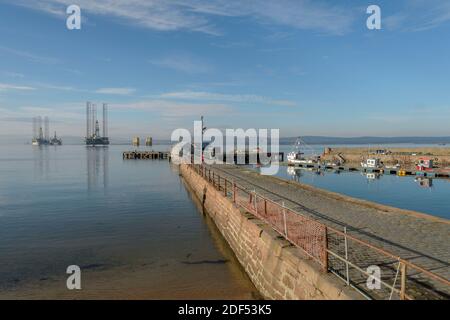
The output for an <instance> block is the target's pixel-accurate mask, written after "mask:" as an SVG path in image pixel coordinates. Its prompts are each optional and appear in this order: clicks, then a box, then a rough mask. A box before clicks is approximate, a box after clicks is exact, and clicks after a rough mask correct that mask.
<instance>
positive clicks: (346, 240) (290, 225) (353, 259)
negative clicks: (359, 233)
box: [188, 164, 450, 300]
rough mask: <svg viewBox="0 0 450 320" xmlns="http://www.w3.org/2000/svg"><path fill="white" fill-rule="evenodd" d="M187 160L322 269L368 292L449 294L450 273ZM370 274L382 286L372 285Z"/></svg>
mask: <svg viewBox="0 0 450 320" xmlns="http://www.w3.org/2000/svg"><path fill="white" fill-rule="evenodd" d="M188 166H189V167H190V168H191V169H192V170H194V171H195V172H196V173H197V174H199V175H200V176H201V177H203V178H204V179H205V180H206V181H207V182H208V183H210V184H211V185H212V186H213V187H214V188H215V189H216V190H218V191H221V192H223V195H224V196H225V197H228V198H230V199H231V200H232V201H233V202H234V203H235V204H236V205H237V206H239V207H241V208H243V209H245V210H246V211H248V212H249V213H251V214H253V215H254V216H256V217H258V218H259V219H261V220H263V221H264V222H266V223H267V224H269V225H270V226H271V227H272V228H273V229H274V230H275V231H276V232H278V233H279V234H280V235H281V236H282V237H283V238H285V239H286V240H288V241H289V242H290V243H292V244H293V245H295V246H296V247H298V248H300V249H301V250H302V252H304V253H305V254H306V255H307V256H308V257H310V258H311V259H312V260H313V261H315V262H316V263H318V264H319V265H320V266H321V267H322V268H323V270H325V271H330V272H332V273H334V274H335V275H337V276H338V277H339V278H340V279H342V280H343V281H344V282H346V284H347V285H349V286H352V287H353V288H355V289H356V290H358V291H359V292H360V293H361V294H363V295H364V296H366V297H367V298H374V299H393V298H398V299H401V300H406V299H408V300H411V299H417V298H419V299H429V298H438V299H439V298H442V297H443V296H444V297H445V296H447V297H448V296H449V291H450V290H449V289H450V281H449V280H448V279H446V278H443V277H442V276H440V275H438V274H435V273H433V272H431V271H429V270H426V269H424V268H422V267H420V266H418V265H415V264H413V263H411V262H410V261H407V260H406V259H404V258H402V257H400V256H398V255H396V254H393V253H391V252H389V251H387V250H385V249H382V248H379V247H378V246H375V245H373V244H371V243H369V242H367V241H364V240H361V239H359V238H357V237H355V236H353V235H350V234H348V232H347V228H344V230H342V231H341V230H337V229H336V228H333V227H330V226H327V225H325V224H323V223H321V222H319V221H317V220H315V219H313V218H312V217H309V216H305V215H303V214H302V213H300V212H297V211H294V210H292V209H290V208H287V207H286V206H285V205H284V202H281V203H279V202H276V201H274V200H271V199H269V198H267V197H265V196H263V195H261V194H258V193H257V192H256V191H255V190H249V189H247V188H244V187H242V186H240V185H238V184H236V183H235V182H234V181H233V180H230V179H227V178H226V177H225V176H221V175H220V174H218V173H217V172H215V171H214V170H213V169H211V168H210V167H207V166H206V165H204V164H201V165H193V164H189V165H188ZM371 266H376V267H378V268H379V270H380V273H381V275H380V276H379V277H378V275H377V274H376V273H373V272H369V271H368V268H369V267H371ZM368 280H369V281H375V282H376V283H378V284H379V285H380V286H381V287H379V288H377V289H378V290H368V287H367V282H368ZM408 290H410V291H411V294H409V293H408ZM369 292H370V293H369Z"/></svg>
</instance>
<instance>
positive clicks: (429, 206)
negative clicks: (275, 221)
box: [277, 144, 450, 219]
mask: <svg viewBox="0 0 450 320" xmlns="http://www.w3.org/2000/svg"><path fill="white" fill-rule="evenodd" d="M427 146H430V147H437V145H414V144H394V145H381V146H379V147H381V148H390V147H395V148H410V147H413V148H414V147H415V148H417V147H427ZM325 147H327V146H325V145H312V146H308V147H306V148H304V149H302V152H304V153H305V154H307V155H308V154H318V155H320V154H321V153H322V152H323V150H324V148H325ZM330 147H368V146H367V145H349V146H345V145H338V146H330ZM280 151H282V152H285V153H287V152H290V151H293V147H292V146H287V145H283V146H280ZM277 176H279V177H281V178H284V179H289V180H295V181H298V182H302V183H305V184H309V185H312V186H315V187H318V188H321V189H326V190H329V191H333V192H337V193H342V194H346V195H348V196H351V197H355V198H360V199H364V200H369V201H373V202H378V203H381V204H385V205H389V206H393V207H398V208H402V209H408V210H414V211H419V212H423V213H427V214H431V215H434V216H438V217H442V218H447V219H450V179H423V180H422V181H419V180H416V179H415V177H398V176H394V175H370V174H362V173H360V172H340V173H336V172H332V171H314V170H305V169H300V168H296V169H294V168H288V167H286V166H281V167H280V170H279V172H278V174H277Z"/></svg>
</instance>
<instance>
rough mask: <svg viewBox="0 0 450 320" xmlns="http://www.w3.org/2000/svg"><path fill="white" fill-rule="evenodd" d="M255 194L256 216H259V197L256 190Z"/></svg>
mask: <svg viewBox="0 0 450 320" xmlns="http://www.w3.org/2000/svg"><path fill="white" fill-rule="evenodd" d="M253 192H254V193H255V212H256V216H258V199H257V197H258V195H257V194H256V190H254V191H253Z"/></svg>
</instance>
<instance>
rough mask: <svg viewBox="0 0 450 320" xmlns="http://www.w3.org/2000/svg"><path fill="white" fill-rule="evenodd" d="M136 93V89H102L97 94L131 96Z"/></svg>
mask: <svg viewBox="0 0 450 320" xmlns="http://www.w3.org/2000/svg"><path fill="white" fill-rule="evenodd" d="M134 92H136V89H134V88H100V89H97V90H96V91H95V93H100V94H112V95H130V94H133V93H134Z"/></svg>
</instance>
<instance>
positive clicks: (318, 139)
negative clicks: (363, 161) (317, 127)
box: [280, 136, 450, 145]
mask: <svg viewBox="0 0 450 320" xmlns="http://www.w3.org/2000/svg"><path fill="white" fill-rule="evenodd" d="M301 139H302V140H303V141H304V142H305V143H307V144H396V143H411V144H440V143H445V144H450V137H354V138H341V137H322V136H304V137H301ZM296 140H297V137H287V138H280V144H284V145H286V144H294V143H295V141H296Z"/></svg>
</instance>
